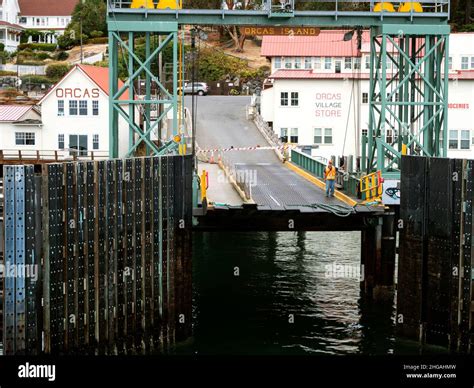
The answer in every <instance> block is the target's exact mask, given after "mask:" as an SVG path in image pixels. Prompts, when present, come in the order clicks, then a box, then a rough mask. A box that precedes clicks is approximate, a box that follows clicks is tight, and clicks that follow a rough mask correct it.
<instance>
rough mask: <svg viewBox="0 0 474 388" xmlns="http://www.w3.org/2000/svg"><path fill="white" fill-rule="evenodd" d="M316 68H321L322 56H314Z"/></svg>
mask: <svg viewBox="0 0 474 388" xmlns="http://www.w3.org/2000/svg"><path fill="white" fill-rule="evenodd" d="M314 68H315V69H321V57H314Z"/></svg>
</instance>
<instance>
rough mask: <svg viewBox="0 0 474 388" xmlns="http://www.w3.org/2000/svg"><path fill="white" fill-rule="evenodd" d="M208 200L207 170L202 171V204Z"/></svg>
mask: <svg viewBox="0 0 474 388" xmlns="http://www.w3.org/2000/svg"><path fill="white" fill-rule="evenodd" d="M204 198H207V174H206V170H202V174H201V202H202V201H203V200H204Z"/></svg>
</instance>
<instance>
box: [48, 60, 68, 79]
mask: <svg viewBox="0 0 474 388" xmlns="http://www.w3.org/2000/svg"><path fill="white" fill-rule="evenodd" d="M69 69H70V67H69V65H66V64H62V63H55V64H51V65H49V66H48V67H47V68H46V76H47V77H48V78H49V79H51V80H59V79H60V78H62V77H64V75H65V74H66V73H67V72H68V71H69Z"/></svg>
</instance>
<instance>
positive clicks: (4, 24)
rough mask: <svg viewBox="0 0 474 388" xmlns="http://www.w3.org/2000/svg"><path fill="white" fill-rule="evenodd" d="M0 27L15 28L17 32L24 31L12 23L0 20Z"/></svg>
mask: <svg viewBox="0 0 474 388" xmlns="http://www.w3.org/2000/svg"><path fill="white" fill-rule="evenodd" d="M0 26H5V27H11V28H15V29H17V30H24V28H23V27H22V26H20V25H18V24H13V23H9V22H6V21H5V20H0Z"/></svg>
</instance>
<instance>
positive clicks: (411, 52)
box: [362, 25, 449, 177]
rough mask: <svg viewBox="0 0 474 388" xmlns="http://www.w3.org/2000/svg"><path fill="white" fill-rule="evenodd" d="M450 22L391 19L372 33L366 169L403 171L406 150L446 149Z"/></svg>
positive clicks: (440, 153) (390, 173) (421, 152)
mask: <svg viewBox="0 0 474 388" xmlns="http://www.w3.org/2000/svg"><path fill="white" fill-rule="evenodd" d="M448 41H449V26H447V25H446V26H431V27H428V26H423V27H421V26H413V25H410V26H406V25H398V26H397V25H389V26H382V27H377V28H373V29H372V30H371V38H370V51H371V58H370V61H371V62H370V91H369V129H368V134H367V136H363V137H362V160H363V166H362V167H363V170H365V172H367V173H370V172H372V171H375V170H380V171H382V174H383V175H384V176H385V177H388V176H393V177H397V176H399V171H400V158H401V156H402V155H403V154H411V155H422V156H430V157H431V156H432V157H436V156H441V157H444V156H446V154H447V114H448V72H449V69H448V66H449V65H448V62H449V61H448Z"/></svg>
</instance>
